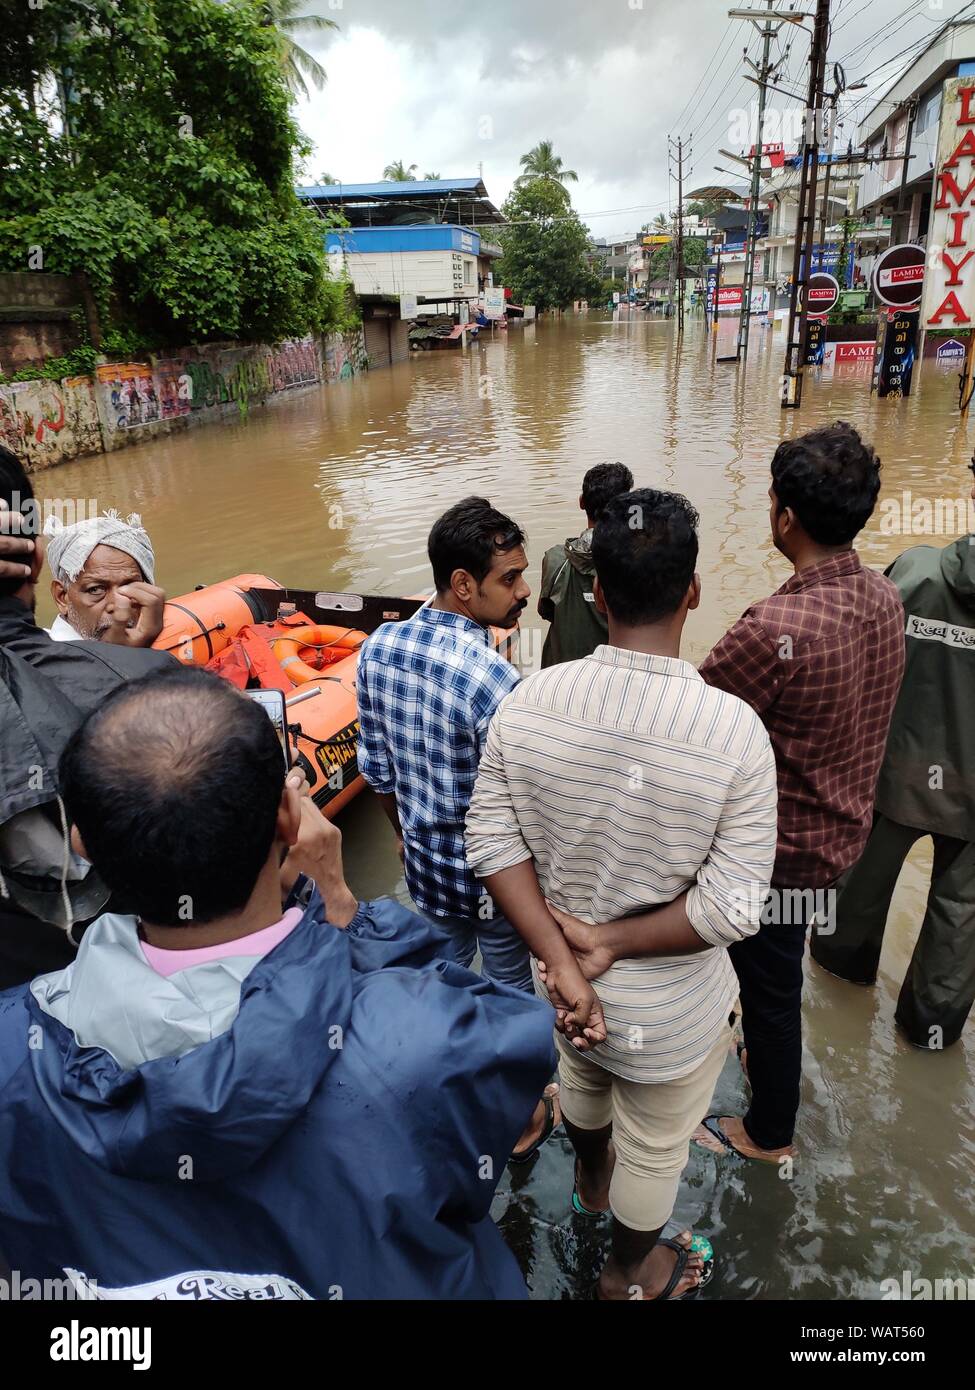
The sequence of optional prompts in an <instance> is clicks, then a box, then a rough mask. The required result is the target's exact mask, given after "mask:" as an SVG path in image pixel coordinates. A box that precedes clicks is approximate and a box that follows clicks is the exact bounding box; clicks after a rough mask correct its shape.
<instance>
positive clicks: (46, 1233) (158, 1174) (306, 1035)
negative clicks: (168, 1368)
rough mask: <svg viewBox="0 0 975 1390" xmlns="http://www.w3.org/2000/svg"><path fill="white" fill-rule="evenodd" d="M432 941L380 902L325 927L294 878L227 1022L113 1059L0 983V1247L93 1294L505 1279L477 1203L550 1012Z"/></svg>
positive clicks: (534, 1082) (24, 1264)
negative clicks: (285, 911) (176, 1050)
mask: <svg viewBox="0 0 975 1390" xmlns="http://www.w3.org/2000/svg"><path fill="white" fill-rule="evenodd" d="M307 886H308V885H306V889H307ZM124 920H130V919H124ZM96 926H97V924H96ZM92 932H93V933H94V932H95V927H93V928H92ZM87 940H88V939H87V938H86V942H87ZM83 948H84V943H83ZM98 949H99V947H98V946H97V945H92V946H91V952H94V951H95V950H98ZM449 955H450V946H449V943H448V942H447V941H446V939H445V938H444V937H443V936H441V935H440V933H438V932H436V931H435V930H434V929H433V928H432V927H430V926H429V925H428V924H427V923H425V922H423V921H421V920H420V919H419V918H418V917H416V916H415V915H414V914H412V913H410V912H408V911H406V910H405V909H404V908H402V907H400V906H399V905H397V904H396V903H394V902H392V901H388V900H383V901H379V902H375V903H369V904H365V905H362V906H360V909H359V912H358V914H357V916H356V918H355V919H354V921H353V923H352V924H351V926H350V927H349V928H348V930H346V931H339V930H336V929H335V928H333V927H331V926H329V925H328V924H327V923H326V922H325V920H324V908H323V906H322V902H321V899H320V898H319V896H318V894H317V892H316V891H314V890H312V892H311V897H310V901H309V903H308V906H307V908H306V910H305V912H304V915H303V917H302V920H301V922H300V924H299V925H298V926H297V927H296V928H295V929H294V930H293V931H292V932H291V933H290V935H289V936H287V937H286V938H285V940H284V941H282V942H281V943H280V944H279V945H278V946H277V947H275V949H274V950H273V951H271V952H270V953H269V954H268V955H267V956H265V957H264V958H263V959H261V960H260V961H259V962H258V963H257V964H256V965H255V966H254V968H253V969H252V970H251V971H250V973H249V974H248V975H247V976H246V978H245V979H244V981H243V984H242V986H241V990H240V1004H239V1010H238V1011H237V1013H236V1018H235V1019H234V1020H233V1021H232V1023H231V1025H230V1026H229V1028H227V1029H226V1031H224V1032H222V1033H221V1034H220V1035H219V1036H216V1037H214V1038H213V1039H212V1040H210V1041H207V1042H204V1043H203V1044H201V1045H199V1046H195V1047H193V1048H191V1050H189V1051H188V1052H186V1053H185V1054H184V1055H182V1056H159V1057H157V1058H156V1059H155V1060H151V1061H147V1062H145V1063H143V1064H141V1065H138V1066H135V1067H129V1068H128V1069H126V1068H125V1067H122V1066H120V1065H119V1064H118V1063H117V1062H116V1061H115V1060H114V1058H113V1056H111V1055H110V1054H109V1053H108V1052H107V1051H105V1050H103V1049H102V1048H100V1047H97V1046H91V1045H89V1046H79V1044H78V1042H77V1040H76V1038H75V1036H74V1034H73V1033H72V1032H71V1031H69V1029H68V1028H66V1027H65V1026H64V1025H63V1024H62V1023H60V1022H58V1020H57V1019H56V1018H55V1017H53V1016H52V1015H51V1014H50V1013H49V1012H47V1011H46V1010H45V1009H44V1008H42V1007H41V1004H40V1003H39V1002H38V995H37V992H36V989H35V991H34V992H31V990H30V988H29V987H27V986H24V987H21V988H18V989H14V990H9V991H7V992H6V993H4V994H0V1258H5V1259H6V1262H7V1264H8V1266H9V1267H10V1268H11V1269H15V1270H17V1271H19V1276H20V1278H21V1279H22V1280H23V1279H25V1278H35V1279H52V1278H62V1279H63V1278H65V1277H68V1278H71V1279H72V1280H74V1281H75V1283H76V1284H78V1285H79V1286H81V1285H82V1284H84V1283H85V1281H93V1282H94V1284H95V1285H97V1288H98V1290H99V1292H100V1293H101V1294H102V1295H103V1296H104V1295H109V1296H110V1295H111V1294H112V1293H113V1292H114V1293H115V1295H116V1296H117V1297H118V1296H123V1297H134V1298H146V1297H150V1298H151V1297H158V1298H201V1297H211V1298H228V1299H239V1298H245V1297H246V1298H254V1299H269V1298H302V1297H312V1298H318V1299H330V1298H332V1299H338V1298H344V1299H378V1298H385V1299H406V1298H429V1299H475V1298H522V1297H524V1296H525V1285H524V1281H523V1279H522V1277H521V1274H520V1272H519V1270H518V1267H517V1265H516V1263H515V1261H514V1258H513V1257H512V1255H511V1254H510V1253H509V1251H508V1250H507V1248H506V1246H505V1245H504V1243H503V1241H502V1239H501V1237H500V1235H499V1233H498V1231H497V1229H496V1227H495V1226H494V1224H493V1222H492V1221H491V1219H490V1217H489V1215H488V1212H489V1207H490V1204H491V1200H492V1197H493V1195H494V1191H495V1187H496V1185H497V1182H498V1179H499V1178H500V1176H501V1174H502V1172H503V1170H504V1164H505V1160H506V1158H507V1155H508V1154H509V1153H510V1151H511V1149H512V1147H513V1145H514V1143H515V1142H516V1140H517V1138H518V1136H519V1134H520V1133H521V1131H522V1129H523V1128H524V1126H525V1124H526V1122H527V1120H528V1118H529V1116H530V1114H531V1112H532V1109H533V1106H534V1105H535V1104H536V1102H537V1100H538V1096H539V1095H540V1093H541V1091H542V1088H543V1086H544V1085H545V1083H546V1082H547V1080H548V1079H549V1077H550V1076H551V1073H552V1070H553V1067H554V1052H553V1046H552V1014H551V1010H550V1009H549V1008H548V1006H547V1005H544V1004H542V1003H541V1002H539V1001H538V1000H535V999H533V998H532V997H530V996H529V995H527V994H523V993H520V992H518V991H516V990H513V989H510V988H507V987H505V986H502V985H495V984H492V983H490V982H489V981H487V980H483V979H481V978H480V977H478V976H476V975H474V974H472V973H471V972H470V971H468V970H465V969H463V968H461V967H460V966H458V965H456V964H455V963H454V962H453V961H452V960H449V959H445V958H444V957H449ZM92 958H94V957H92ZM83 968H85V966H84V960H83V958H82V955H79V959H78V961H76V962H75V963H74V964H73V965H72V966H71V967H69V970H70V971H78V970H79V969H83ZM147 968H148V967H147ZM55 978H57V979H60V978H61V977H60V976H59V977H54V976H49V977H45V979H46V980H48V981H50V980H53V979H55ZM74 978H75V979H77V978H78V977H74ZM70 982H71V977H70V976H68V977H67V983H66V984H65V987H64V988H65V990H67V989H68V987H69V986H70ZM35 983H36V982H35ZM99 1007H101V1005H99ZM104 1007H105V1008H106V1009H116V1010H125V1009H126V1008H127V1001H126V999H124V998H122V999H119V998H115V999H108V1000H106V1001H105V1005H104ZM92 1026H93V1027H97V1019H96V1020H95V1021H94V1022H93V1024H92ZM123 1290H124V1291H125V1292H124V1293H122V1292H121V1291H123Z"/></svg>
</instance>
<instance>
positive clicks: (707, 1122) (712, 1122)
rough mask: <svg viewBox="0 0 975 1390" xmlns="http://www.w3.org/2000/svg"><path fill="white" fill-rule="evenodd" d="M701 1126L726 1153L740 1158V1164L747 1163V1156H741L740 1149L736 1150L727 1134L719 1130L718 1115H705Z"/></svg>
mask: <svg viewBox="0 0 975 1390" xmlns="http://www.w3.org/2000/svg"><path fill="white" fill-rule="evenodd" d="M701 1126H702V1128H704V1129H706V1130H707V1132H708V1133H709V1134H713V1135H714V1137H715V1139H717V1140H718V1141H719V1142H720V1143H721V1144H723V1146H724V1147H725V1149H726V1150H727V1151H728V1153H730V1154H734V1156H735V1158H740V1159H741V1161H742V1163H746V1162H747V1161H748V1156H747V1154H743V1153H742V1151H741V1149H736V1148H735V1146H734V1144H733V1143H732V1142H731V1140H730V1139H729V1138H728V1136H727V1134H725V1132H724V1130H723V1129H722V1128H721V1116H720V1115H705V1117H704V1119H703V1120H702V1121H701Z"/></svg>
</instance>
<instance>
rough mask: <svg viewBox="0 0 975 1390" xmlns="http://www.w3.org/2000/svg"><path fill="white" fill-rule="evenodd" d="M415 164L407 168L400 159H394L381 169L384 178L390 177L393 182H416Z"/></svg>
mask: <svg viewBox="0 0 975 1390" xmlns="http://www.w3.org/2000/svg"><path fill="white" fill-rule="evenodd" d="M415 169H416V165H415V164H411V165H410V167H409V168H408V169H407V167H406V165H405V164H404V163H403V161H402V160H401V159H395V160H394V161H393V163H392V164H387V165H386V168H385V169H384V170H383V178H384V179H392V181H393V182H394V183H416V174H415V173H414V172H413V171H414V170H415Z"/></svg>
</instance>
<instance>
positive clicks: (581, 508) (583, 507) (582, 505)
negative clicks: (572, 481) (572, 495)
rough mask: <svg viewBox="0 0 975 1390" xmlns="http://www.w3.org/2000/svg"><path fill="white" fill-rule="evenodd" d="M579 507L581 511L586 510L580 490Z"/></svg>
mask: <svg viewBox="0 0 975 1390" xmlns="http://www.w3.org/2000/svg"><path fill="white" fill-rule="evenodd" d="M579 508H580V510H581V511H585V510H586V504H585V502H584V501H583V498H582V493H581V492H580V493H579Z"/></svg>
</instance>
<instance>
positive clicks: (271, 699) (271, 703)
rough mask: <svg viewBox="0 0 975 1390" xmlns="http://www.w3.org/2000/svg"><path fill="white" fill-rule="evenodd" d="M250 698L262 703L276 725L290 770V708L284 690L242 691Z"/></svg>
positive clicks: (275, 728)
mask: <svg viewBox="0 0 975 1390" xmlns="http://www.w3.org/2000/svg"><path fill="white" fill-rule="evenodd" d="M242 693H243V694H244V695H246V696H247V698H248V700H253V701H254V703H255V705H260V707H261V709H262V710H263V711H264V713H265V714H266V715H267V717H268V719H270V721H271V723H272V724H273V726H274V732H275V733H276V734H277V736H278V741H279V742H280V744H281V751H282V753H283V754H284V766H285V769H286V770H288V769H290V767H291V747H290V745H289V743H288V708H287V706H286V704H285V702H284V691H283V690H245V691H243V692H242Z"/></svg>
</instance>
